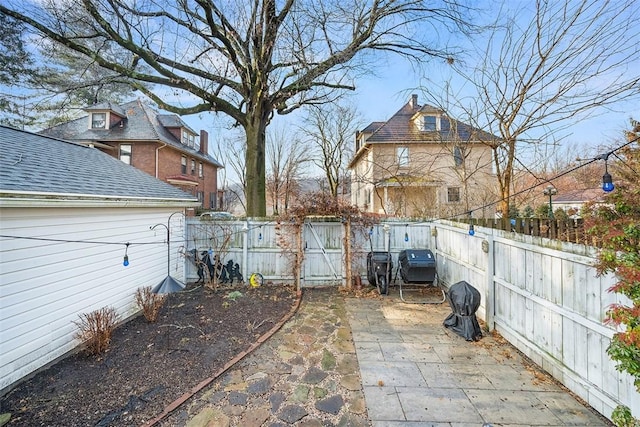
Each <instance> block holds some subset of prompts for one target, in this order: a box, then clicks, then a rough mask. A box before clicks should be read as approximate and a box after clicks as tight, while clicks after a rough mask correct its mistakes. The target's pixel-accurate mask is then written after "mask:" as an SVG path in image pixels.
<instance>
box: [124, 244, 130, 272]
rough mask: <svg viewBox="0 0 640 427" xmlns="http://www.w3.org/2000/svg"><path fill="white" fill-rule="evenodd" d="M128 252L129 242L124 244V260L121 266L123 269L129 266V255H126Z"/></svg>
mask: <svg viewBox="0 0 640 427" xmlns="http://www.w3.org/2000/svg"><path fill="white" fill-rule="evenodd" d="M128 250H129V242H127V243H126V245H125V248H124V260H123V261H122V265H123V266H125V267H127V266H128V265H129V255H127V251H128Z"/></svg>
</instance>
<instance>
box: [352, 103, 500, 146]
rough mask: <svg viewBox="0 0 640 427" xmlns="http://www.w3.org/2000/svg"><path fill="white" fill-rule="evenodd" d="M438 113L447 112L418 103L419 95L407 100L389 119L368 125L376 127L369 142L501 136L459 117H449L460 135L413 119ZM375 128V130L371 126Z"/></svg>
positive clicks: (422, 141)
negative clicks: (427, 128) (422, 125)
mask: <svg viewBox="0 0 640 427" xmlns="http://www.w3.org/2000/svg"><path fill="white" fill-rule="evenodd" d="M426 114H437V115H441V116H442V117H443V118H446V117H447V116H446V114H445V113H444V112H443V111H442V110H440V109H438V108H436V107H433V106H431V105H418V104H417V96H415V95H414V96H413V97H412V99H411V100H410V101H409V102H407V103H406V104H405V105H404V106H402V108H400V110H398V112H396V113H395V114H394V115H393V116H391V118H390V119H389V120H387V121H386V122H382V125H380V126H378V124H379V123H380V122H374V123H372V124H370V125H369V126H367V128H366V129H375V130H374V131H373V134H372V135H371V136H370V137H369V138H367V141H366V142H367V143H376V142H407V143H409V142H421V143H429V142H433V143H438V142H449V141H460V142H476V141H479V140H482V141H484V142H488V141H492V140H496V139H498V138H497V137H496V136H494V135H491V134H490V133H488V132H485V131H483V130H480V129H476V128H474V127H473V126H470V125H468V124H466V123H463V122H461V121H459V120H455V119H452V118H449V120H450V122H451V126H450V129H451V130H454V129H455V130H456V131H457V135H456V134H455V133H453V132H449V131H448V130H447V131H423V130H421V129H420V128H419V127H418V126H417V123H416V122H415V121H414V120H413V119H414V118H415V117H416V116H418V115H426ZM376 127H377V128H376ZM370 131H371V130H370ZM363 132H364V131H363Z"/></svg>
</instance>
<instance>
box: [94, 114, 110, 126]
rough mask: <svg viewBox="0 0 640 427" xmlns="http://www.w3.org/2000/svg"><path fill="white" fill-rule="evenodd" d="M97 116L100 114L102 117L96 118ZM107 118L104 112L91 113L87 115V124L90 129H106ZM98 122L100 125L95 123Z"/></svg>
mask: <svg viewBox="0 0 640 427" xmlns="http://www.w3.org/2000/svg"><path fill="white" fill-rule="evenodd" d="M97 116H102V119H97ZM108 119H109V115H108V114H107V113H106V112H98V113H91V114H90V116H89V120H90V122H89V126H90V128H91V129H106V128H107V120H108ZM100 122H102V126H97V125H96V124H99V123H100Z"/></svg>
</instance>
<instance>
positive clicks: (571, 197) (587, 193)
mask: <svg viewBox="0 0 640 427" xmlns="http://www.w3.org/2000/svg"><path fill="white" fill-rule="evenodd" d="M604 195H605V192H604V191H603V190H602V189H601V188H592V189H588V190H570V191H558V193H557V194H556V195H554V196H553V199H552V207H553V210H554V211H555V210H556V209H562V210H564V211H565V212H566V213H567V215H568V216H569V218H574V219H575V218H581V215H580V212H581V211H582V208H583V207H584V205H585V204H587V203H589V202H594V203H602V202H604Z"/></svg>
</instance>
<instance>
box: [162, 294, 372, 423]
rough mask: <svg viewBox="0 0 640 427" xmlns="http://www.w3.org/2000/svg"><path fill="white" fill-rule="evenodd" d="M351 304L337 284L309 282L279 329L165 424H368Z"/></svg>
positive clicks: (172, 415)
mask: <svg viewBox="0 0 640 427" xmlns="http://www.w3.org/2000/svg"><path fill="white" fill-rule="evenodd" d="M344 304H345V302H344V298H343V297H342V296H340V295H339V292H338V291H337V290H336V289H331V288H327V289H310V290H305V291H304V296H303V299H302V303H301V307H300V309H299V310H298V312H297V313H296V314H295V315H294V316H293V317H292V318H291V319H290V320H289V321H288V322H287V323H286V324H285V325H284V326H283V327H282V328H281V329H280V330H279V331H278V332H277V333H276V334H275V335H273V336H272V337H271V338H269V339H268V340H267V341H266V342H265V343H263V344H262V345H261V346H260V347H259V348H258V349H256V350H255V351H254V352H253V353H251V354H249V355H248V356H247V357H245V358H244V359H243V360H241V361H240V362H238V363H237V364H236V365H234V366H233V367H232V368H231V369H230V370H229V371H227V372H226V373H225V374H223V375H222V376H220V377H219V378H218V379H216V380H215V381H213V382H212V383H211V384H209V385H208V386H207V387H205V388H204V389H203V390H201V391H200V392H199V393H198V394H196V395H195V396H194V397H193V398H192V399H190V400H188V401H187V402H186V403H185V404H183V405H182V406H181V407H180V408H178V409H177V410H175V411H174V412H173V413H171V414H170V415H169V416H168V417H167V418H166V419H165V420H163V421H162V422H161V425H172V426H185V427H228V426H243V427H259V426H268V427H285V426H290V425H294V424H295V425H296V426H301V427H325V426H336V427H340V426H342V427H347V426H349V427H368V426H369V421H368V418H367V412H366V405H365V400H364V393H363V391H362V386H361V380H360V371H359V366H358V361H357V358H356V354H355V347H354V345H353V341H352V339H351V330H350V328H349V323H348V321H347V312H346V309H345V306H344ZM278 320H279V319H278Z"/></svg>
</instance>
